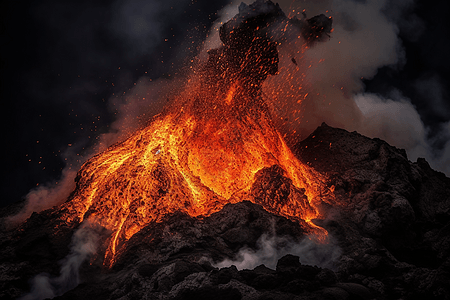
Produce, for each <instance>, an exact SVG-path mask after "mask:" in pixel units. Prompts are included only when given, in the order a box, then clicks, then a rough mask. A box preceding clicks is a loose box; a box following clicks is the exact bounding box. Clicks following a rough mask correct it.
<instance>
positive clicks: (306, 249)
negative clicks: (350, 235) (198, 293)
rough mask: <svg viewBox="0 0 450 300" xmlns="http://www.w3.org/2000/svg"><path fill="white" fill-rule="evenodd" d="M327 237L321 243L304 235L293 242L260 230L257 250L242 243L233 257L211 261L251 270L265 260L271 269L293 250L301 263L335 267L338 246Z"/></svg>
mask: <svg viewBox="0 0 450 300" xmlns="http://www.w3.org/2000/svg"><path fill="white" fill-rule="evenodd" d="M328 238H329V242H328V243H326V244H321V243H316V242H315V241H314V239H309V238H307V237H306V238H304V239H303V240H301V241H300V242H293V241H291V240H289V239H287V238H285V237H277V236H270V237H269V236H268V235H267V234H263V235H262V236H261V237H260V238H259V239H258V241H257V250H253V249H251V248H249V247H243V248H242V249H240V250H239V252H238V254H237V255H236V258H235V259H234V260H231V259H225V260H224V261H222V262H219V263H217V264H213V265H214V266H215V267H218V268H224V267H229V266H231V265H234V266H236V268H237V269H238V270H243V269H249V270H252V269H254V268H255V267H257V266H259V265H261V264H264V265H265V266H266V267H268V268H270V269H275V268H276V266H277V262H278V260H279V259H280V258H281V257H283V256H285V255H286V254H293V255H296V256H299V257H300V262H301V263H302V264H305V265H313V266H319V267H321V268H329V269H334V268H335V264H336V263H337V261H338V259H339V257H340V255H341V249H340V248H339V247H338V246H337V244H336V243H334V242H333V239H332V237H330V236H329V237H328Z"/></svg>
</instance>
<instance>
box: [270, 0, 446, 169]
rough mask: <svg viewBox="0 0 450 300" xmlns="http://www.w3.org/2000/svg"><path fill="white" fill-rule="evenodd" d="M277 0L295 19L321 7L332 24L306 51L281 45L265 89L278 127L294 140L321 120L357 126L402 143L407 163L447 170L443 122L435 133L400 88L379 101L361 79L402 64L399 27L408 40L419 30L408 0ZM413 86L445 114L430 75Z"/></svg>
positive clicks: (349, 127)
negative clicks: (329, 31) (327, 33)
mask: <svg viewBox="0 0 450 300" xmlns="http://www.w3.org/2000/svg"><path fill="white" fill-rule="evenodd" d="M279 3H280V5H281V7H282V8H283V9H284V11H285V12H286V13H287V12H289V13H287V14H290V16H291V17H292V16H293V15H297V16H299V17H301V12H302V11H303V10H304V9H305V12H306V14H307V16H308V17H312V16H314V15H317V14H320V13H324V14H326V15H329V16H332V17H333V28H334V31H333V32H332V34H331V37H330V39H329V40H328V41H326V42H324V43H318V44H316V45H315V46H314V47H312V48H310V49H307V50H304V49H301V46H302V41H296V42H293V43H290V44H284V45H281V47H279V54H280V68H279V69H280V72H279V74H278V75H277V76H271V77H269V78H268V79H267V80H266V82H265V84H264V87H263V91H264V92H265V95H266V98H267V99H270V100H269V102H271V103H269V104H270V105H271V106H272V110H273V112H274V115H276V116H277V118H276V120H278V122H279V126H280V127H281V128H282V130H283V131H284V132H287V133H293V132H295V134H296V136H295V137H296V139H297V140H301V139H303V138H305V137H306V136H308V135H309V134H310V133H311V132H312V131H314V130H315V129H316V128H317V127H318V126H319V125H320V124H321V123H322V122H326V123H327V124H329V125H331V126H334V127H340V128H344V129H347V130H349V131H355V130H356V131H358V132H359V133H362V134H364V135H367V136H369V137H371V138H375V137H377V138H381V139H384V140H386V141H387V142H389V143H390V144H391V145H393V146H396V147H399V148H404V149H405V150H406V151H407V153H408V157H409V159H411V160H413V161H415V160H416V159H417V158H418V157H425V158H426V159H427V161H428V162H429V163H430V165H431V167H432V168H434V169H437V170H439V171H442V172H445V173H446V174H447V176H448V175H450V165H449V164H448V163H446V162H448V157H450V147H449V145H450V131H449V128H448V126H447V125H448V124H447V123H442V124H441V126H440V130H439V132H431V129H430V128H427V127H426V126H425V125H424V123H423V122H422V120H421V118H420V115H419V113H418V111H417V108H416V107H414V106H413V105H412V104H411V101H410V100H409V99H407V98H406V97H404V96H402V95H401V93H400V92H398V91H396V90H395V89H394V88H391V89H390V90H388V91H386V92H388V94H389V95H390V96H389V99H385V97H381V96H379V95H373V94H369V93H367V92H366V91H365V86H364V84H363V81H362V80H363V79H371V78H373V76H375V75H376V74H377V72H378V69H380V68H382V67H386V66H388V67H391V68H393V69H395V68H401V67H402V66H403V65H404V63H405V60H406V58H405V53H404V49H403V46H402V43H401V40H400V38H399V36H398V34H399V31H400V29H399V28H401V29H402V32H403V33H404V34H406V35H407V37H408V38H409V39H410V40H417V38H418V37H419V36H420V34H422V33H424V24H423V22H422V21H421V20H420V19H419V18H418V17H417V15H415V14H412V8H413V7H414V1H413V0H409V1H403V2H398V1H396V2H394V1H388V0H367V1H354V0H320V1H294V2H293V1H281V2H280V1H279ZM408 13H409V14H408ZM291 58H295V60H296V61H297V62H298V66H297V65H295V64H293V63H292V60H291ZM416 89H417V92H418V93H419V94H421V95H422V96H423V97H424V98H426V99H430V101H429V102H430V103H433V105H429V106H430V107H433V108H434V109H435V110H436V111H433V112H431V113H432V114H434V115H437V116H447V115H448V112H449V111H450V106H449V105H447V104H446V102H445V98H446V97H447V95H444V89H443V87H442V85H441V84H440V80H439V78H437V76H436V75H429V76H424V77H423V79H421V80H418V82H416ZM279 120H283V121H281V122H280V121H279ZM434 130H436V129H434ZM431 133H432V134H431ZM435 144H439V145H440V147H436V146H435Z"/></svg>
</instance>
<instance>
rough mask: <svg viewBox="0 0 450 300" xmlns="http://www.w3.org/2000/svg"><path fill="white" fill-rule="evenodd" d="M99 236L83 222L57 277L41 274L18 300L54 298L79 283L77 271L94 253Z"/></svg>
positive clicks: (89, 225) (73, 238)
mask: <svg viewBox="0 0 450 300" xmlns="http://www.w3.org/2000/svg"><path fill="white" fill-rule="evenodd" d="M98 239H99V235H98V233H97V232H96V230H95V229H94V228H93V227H91V224H89V223H88V222H84V223H83V224H82V225H81V227H80V228H79V229H77V231H75V233H74V235H73V237H72V242H71V246H70V253H69V255H67V257H66V258H64V259H63V260H62V261H61V271H60V275H59V276H58V277H52V276H50V275H49V274H46V273H42V274H39V275H37V276H36V277H34V278H33V279H32V281H31V292H30V293H29V294H27V295H25V296H23V297H21V298H19V299H20V300H41V299H47V298H54V297H56V296H59V295H62V294H64V293H65V292H67V291H68V290H71V289H73V288H75V287H76V286H77V285H78V284H79V283H80V278H79V277H80V276H79V269H80V266H81V264H82V263H83V262H85V261H86V260H87V259H89V257H91V256H92V255H93V254H95V253H96V251H97V250H96V249H97V244H98Z"/></svg>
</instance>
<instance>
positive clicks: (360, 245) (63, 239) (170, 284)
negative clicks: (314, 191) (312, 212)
mask: <svg viewBox="0 0 450 300" xmlns="http://www.w3.org/2000/svg"><path fill="white" fill-rule="evenodd" d="M294 152H295V153H296V155H297V157H299V159H301V160H302V161H303V162H305V163H308V164H309V165H310V166H312V167H313V168H314V169H316V170H317V171H319V172H320V173H322V174H324V175H326V177H327V178H328V185H329V186H330V188H331V189H333V188H334V194H335V197H334V199H333V200H328V201H327V202H326V203H325V202H324V203H322V204H321V206H320V210H321V212H322V214H323V215H324V216H325V219H323V220H315V221H314V222H315V223H316V224H317V225H320V226H322V227H324V228H326V229H327V230H328V232H329V242H328V244H320V243H316V242H314V239H313V240H310V239H309V238H308V237H306V236H305V233H304V231H303V230H302V227H301V226H300V225H299V224H297V223H295V222H292V221H290V220H287V219H286V218H283V217H280V216H276V215H274V214H271V213H269V212H267V211H265V210H264V209H262V208H261V207H260V206H258V205H256V204H253V203H250V202H247V201H244V202H241V203H237V204H233V205H231V204H229V205H227V206H225V207H224V209H223V210H222V211H220V212H218V213H215V214H213V215H211V216H210V217H207V218H203V219H197V218H191V217H189V216H187V215H184V214H181V213H175V214H173V215H170V216H167V217H166V218H165V219H164V220H163V222H161V223H152V224H148V226H146V227H145V228H144V229H143V230H141V231H140V232H139V233H138V234H136V235H134V236H133V237H132V238H131V239H130V241H129V242H128V243H127V247H126V249H124V250H123V251H122V252H121V253H120V254H119V256H118V258H117V261H116V263H115V265H114V267H113V268H112V269H109V270H107V269H105V268H103V267H102V265H101V261H102V251H104V249H96V254H93V255H91V254H92V253H94V252H95V251H92V252H89V251H90V248H89V245H90V243H91V242H92V243H94V244H95V241H96V240H99V239H100V240H101V237H102V235H103V234H106V233H104V232H103V231H102V229H101V228H90V229H89V230H90V231H89V232H90V234H89V235H81V233H82V232H84V231H83V230H84V229H83V228H81V227H79V226H78V227H69V226H67V225H66V224H65V223H64V222H61V221H59V222H60V223H58V224H56V223H55V221H54V220H55V215H59V214H61V213H62V212H59V211H58V210H57V208H54V209H52V210H48V211H44V212H42V213H39V214H33V215H32V217H31V218H30V219H29V220H28V221H27V222H26V223H24V224H23V225H22V226H21V227H20V228H18V229H15V230H6V229H5V230H2V232H1V239H0V243H1V245H0V246H1V248H0V257H1V258H0V269H1V270H2V271H1V272H0V273H1V275H0V298H2V299H16V298H18V297H20V296H23V295H27V293H28V292H29V291H30V280H31V279H32V278H34V277H35V276H36V275H37V274H41V273H43V272H44V273H47V274H48V275H42V277H41V279H42V278H44V279H45V278H47V279H45V280H43V281H41V284H40V285H39V284H36V282H37V281H35V284H34V286H33V288H34V292H33V293H32V294H28V295H27V297H28V299H33V297H35V298H41V299H43V298H45V297H46V295H47V296H48V295H51V294H48V292H49V287H48V285H49V284H50V285H52V286H53V290H52V292H53V295H54V296H57V297H56V298H54V299H214V298H216V299H450V286H449V284H448V283H449V282H450V255H449V254H450V179H449V178H447V177H446V176H445V175H444V174H442V173H439V172H436V171H433V170H432V169H431V168H430V167H429V165H428V163H427V162H426V161H425V160H423V159H419V160H418V161H417V162H415V163H412V162H410V161H408V159H407V157H406V153H405V151H403V150H401V149H396V148H394V147H392V146H389V145H388V144H387V143H386V142H384V141H381V140H379V139H369V138H367V137H364V136H361V135H360V134H358V133H356V132H352V133H350V132H347V131H345V130H342V129H337V128H332V127H329V126H327V125H326V124H322V126H320V127H319V128H317V130H316V131H315V132H314V133H312V134H311V135H310V136H309V137H308V138H307V139H305V140H304V141H302V142H299V143H298V144H297V145H296V146H295V147H294ZM276 170H277V168H276V167H272V168H268V169H267V170H261V171H260V174H259V175H258V174H257V176H256V178H257V180H256V182H255V184H254V187H253V188H252V193H253V194H254V195H253V197H254V198H255V199H256V198H258V197H260V194H261V191H260V189H259V188H258V187H260V186H270V187H271V189H274V190H273V191H271V192H270V193H269V194H267V195H275V196H277V197H289V193H290V192H292V191H291V190H292V189H289V188H286V184H287V183H289V182H288V180H286V178H284V177H283V176H282V175H281V173H280V172H275V171H276ZM275 173H276V176H267V174H275ZM283 183H284V184H283ZM278 190H279V191H278ZM275 196H274V197H275ZM266 198H267V197H266ZM266 198H264V201H268V199H266ZM9 209H10V210H13V209H14V208H13V207H12V208H9ZM7 213H8V210H5V211H4V212H3V214H4V215H5V214H7ZM56 219H58V220H61V218H56ZM3 226H4V224H3ZM94 233H95V234H94ZM92 237H94V238H92ZM77 241H81V242H80V243H81V244H80V245H81V246H82V247H79V248H77V247H75V246H76V244H77ZM83 255H85V256H83ZM85 257H87V258H88V259H86V260H84V261H83V258H85ZM74 261H76V263H74ZM69 262H70V263H71V264H69ZM61 264H62V265H65V266H67V265H69V266H71V269H70V270H69V271H68V273H67V272H66V273H65V274H69V275H71V278H74V280H75V282H70V281H69V282H66V281H64V280H62V279H61V277H63V276H59V274H60V271H61V270H60V269H61ZM78 275H79V277H78ZM58 276H59V277H58ZM69 277H70V276H69ZM78 281H79V282H80V284H78ZM46 284H47V289H46V288H45V286H46ZM77 284H78V285H77ZM43 286H44V287H43ZM67 290H68V291H67ZM39 293H40V294H39ZM46 293H47V294H46Z"/></svg>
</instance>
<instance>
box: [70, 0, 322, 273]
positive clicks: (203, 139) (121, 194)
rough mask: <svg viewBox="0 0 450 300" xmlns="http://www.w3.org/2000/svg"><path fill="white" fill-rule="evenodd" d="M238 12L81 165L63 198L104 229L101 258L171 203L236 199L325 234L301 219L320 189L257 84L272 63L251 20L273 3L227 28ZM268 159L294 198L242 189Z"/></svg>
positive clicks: (77, 214)
mask: <svg viewBox="0 0 450 300" xmlns="http://www.w3.org/2000/svg"><path fill="white" fill-rule="evenodd" d="M269 2H270V1H269ZM270 3H271V2H270ZM272 4H273V3H272ZM247 8H248V7H247ZM250 8H251V6H250ZM245 13H246V11H245V7H244V8H243V11H241V12H240V14H239V15H238V16H236V17H235V18H234V19H233V20H231V21H230V22H231V23H230V22H229V23H226V24H225V25H224V26H223V27H222V29H221V39H222V41H223V42H224V46H223V47H221V48H219V49H215V50H213V51H210V58H209V60H208V63H207V64H206V66H205V67H204V68H203V69H202V71H201V72H198V73H196V74H194V75H192V76H191V78H190V79H189V83H188V84H187V86H186V88H185V89H184V92H183V93H181V95H179V96H178V97H177V99H175V100H174V102H173V104H172V105H171V106H170V107H169V108H168V109H167V110H166V111H165V113H163V114H161V115H158V116H156V117H155V118H154V119H153V120H152V121H151V122H150V123H149V124H148V126H147V127H145V128H143V129H141V130H138V131H137V132H135V133H134V134H133V135H132V136H130V137H129V138H128V139H127V140H125V141H123V142H121V143H119V144H116V145H114V146H112V147H110V148H109V149H108V150H107V151H105V152H103V153H100V154H98V155H97V156H95V157H93V158H92V159H90V160H89V161H88V162H86V163H85V164H84V165H83V167H82V168H81V170H80V172H79V174H78V177H77V189H76V190H75V192H74V193H73V195H72V198H71V201H69V202H67V203H66V204H65V208H67V209H68V210H69V211H70V212H71V214H68V215H71V216H72V219H71V220H68V221H75V222H81V221H83V220H85V219H89V220H90V221H91V222H95V223H98V224H100V225H101V226H103V227H105V228H106V229H107V230H109V231H110V233H111V235H110V238H109V239H108V243H109V244H108V245H109V246H108V247H107V250H106V255H105V261H104V262H105V264H106V265H108V266H111V265H112V264H113V263H114V259H115V256H116V254H117V253H118V252H120V249H121V248H122V247H123V246H124V244H125V243H126V241H127V240H129V239H130V238H131V237H132V236H133V235H134V234H135V233H136V232H138V231H139V230H141V229H142V228H143V227H144V226H146V225H147V224H149V223H150V222H158V221H160V220H161V219H162V218H163V217H164V216H165V215H167V214H169V213H172V212H175V211H183V212H185V213H187V214H189V215H191V216H193V217H196V216H208V215H210V214H211V213H213V212H217V211H219V210H221V209H222V207H223V206H224V205H225V204H227V203H236V202H239V201H243V200H250V201H253V202H257V203H258V204H260V205H262V206H263V207H264V208H265V209H266V210H268V211H271V212H273V213H276V214H279V215H282V216H286V217H288V218H291V219H295V220H297V221H299V222H303V223H304V225H305V226H304V227H305V230H307V231H309V232H311V233H316V234H319V235H324V234H326V231H325V230H323V229H321V228H319V227H317V226H315V225H314V224H312V223H311V222H310V220H311V219H314V218H317V217H319V214H318V212H317V209H316V204H317V203H318V202H319V201H320V197H321V196H322V195H323V194H324V193H326V191H327V188H326V186H325V185H324V184H323V178H321V176H320V174H318V173H317V172H315V171H314V170H313V169H311V168H309V167H308V166H307V165H304V164H302V163H301V162H300V161H299V160H298V159H297V158H296V157H295V156H294V155H293V154H292V152H291V151H290V149H289V148H288V146H287V145H286V142H285V141H284V140H283V137H282V136H281V134H280V133H279V132H278V131H277V130H276V128H275V126H274V124H273V121H272V118H271V116H270V113H269V111H268V109H267V107H266V105H265V103H264V100H263V98H262V96H261V92H260V85H261V83H262V81H263V80H264V79H265V78H266V77H267V76H268V75H273V74H276V71H277V64H278V54H277V50H276V45H277V43H276V42H274V41H272V40H271V39H270V38H269V37H267V32H265V33H263V34H260V32H261V31H262V30H261V28H267V27H268V25H267V24H270V22H272V21H273V20H275V19H277V18H281V17H283V16H284V14H283V13H282V12H281V10H280V9H279V7H275V8H273V9H272V11H271V12H270V13H268V14H267V13H266V14H265V15H263V16H262V17H261V16H260V15H259V16H256V17H255V16H250V17H248V18H244V19H245V22H241V23H239V25H238V26H237V25H235V26H233V27H232V28H231V29H230V28H229V24H234V23H232V22H236V19H239V18H241V17H242V16H245ZM284 18H285V17H284ZM242 24H244V25H242ZM274 165H276V166H279V172H281V173H282V176H284V177H285V178H288V179H287V180H290V182H292V184H293V186H295V190H296V193H297V194H296V195H298V196H295V197H294V196H291V197H288V198H287V200H283V201H278V202H276V201H272V202H267V203H266V202H261V201H259V202H258V201H257V200H256V198H255V197H254V195H252V193H251V189H252V185H253V184H254V182H255V176H256V175H257V174H258V172H259V171H261V170H262V169H264V168H270V167H272V166H274ZM281 173H280V174H281ZM280 176H281V175H280ZM284 177H283V178H284Z"/></svg>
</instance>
